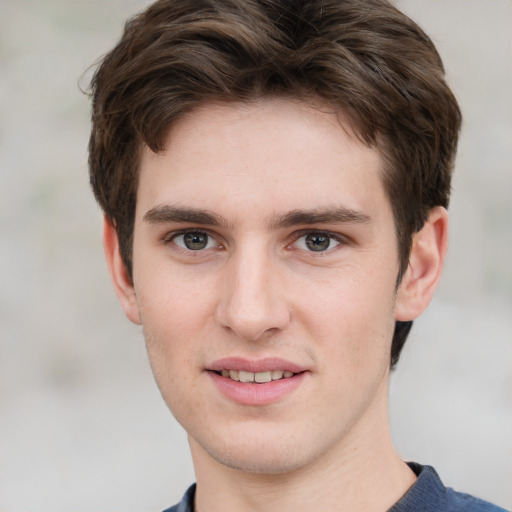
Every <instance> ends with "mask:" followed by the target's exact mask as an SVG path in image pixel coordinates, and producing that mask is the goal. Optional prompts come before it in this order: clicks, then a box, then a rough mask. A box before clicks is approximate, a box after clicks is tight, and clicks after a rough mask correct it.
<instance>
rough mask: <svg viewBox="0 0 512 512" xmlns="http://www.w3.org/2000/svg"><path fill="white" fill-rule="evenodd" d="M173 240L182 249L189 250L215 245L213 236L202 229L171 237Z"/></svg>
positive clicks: (199, 249) (208, 247) (198, 249)
mask: <svg viewBox="0 0 512 512" xmlns="http://www.w3.org/2000/svg"><path fill="white" fill-rule="evenodd" d="M173 242H174V243H175V244H176V245H177V246H178V247H181V248H183V249H188V250H189V251H201V250H203V249H210V248H211V247H214V246H215V241H214V240H213V238H211V237H210V235H208V233H204V232H202V231H190V232H188V233H183V234H181V235H176V236H174V237H173Z"/></svg>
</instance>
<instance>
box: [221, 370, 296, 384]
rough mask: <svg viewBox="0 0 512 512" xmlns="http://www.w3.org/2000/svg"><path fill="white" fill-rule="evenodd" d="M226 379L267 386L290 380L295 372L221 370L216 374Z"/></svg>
mask: <svg viewBox="0 0 512 512" xmlns="http://www.w3.org/2000/svg"><path fill="white" fill-rule="evenodd" d="M215 373H216V374H217V375H221V376H222V377H224V378H226V379H230V380H233V381H236V382H242V383H255V384H266V383H268V382H272V381H276V380H282V379H290V378H291V377H293V376H294V375H297V374H296V373H294V372H291V371H289V370H268V371H263V372H248V371H245V370H221V371H216V372H215Z"/></svg>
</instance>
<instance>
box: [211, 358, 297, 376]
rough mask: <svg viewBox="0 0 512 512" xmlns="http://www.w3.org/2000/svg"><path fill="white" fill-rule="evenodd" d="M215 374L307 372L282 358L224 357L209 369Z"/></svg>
mask: <svg viewBox="0 0 512 512" xmlns="http://www.w3.org/2000/svg"><path fill="white" fill-rule="evenodd" d="M207 369H208V370H211V371H214V372H220V371H222V370H242V371H244V372H253V373H258V372H268V371H273V370H284V371H289V372H293V373H301V372H303V371H305V370H306V368H305V367H304V366H301V365H300V364H297V363H294V362H292V361H287V360H286V359H282V358H280V357H264V358H261V359H247V358H244V357H236V356H234V357H223V358H222V359H218V360H216V361H214V362H213V363H212V364H210V365H209V366H208V368H207Z"/></svg>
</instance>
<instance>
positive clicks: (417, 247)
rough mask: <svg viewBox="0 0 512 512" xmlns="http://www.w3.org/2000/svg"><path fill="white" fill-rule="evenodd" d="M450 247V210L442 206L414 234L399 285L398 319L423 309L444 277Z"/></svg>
mask: <svg viewBox="0 0 512 512" xmlns="http://www.w3.org/2000/svg"><path fill="white" fill-rule="evenodd" d="M447 248H448V213H447V212H446V210H445V209H444V208H443V207H441V206H439V207H436V208H433V209H432V210H430V214H429V216H428V220H427V222H425V224H424V226H423V227H422V228H421V229H420V231H418V232H417V233H415V234H414V235H413V239H412V248H411V254H410V257H409V266H408V267H407V270H406V271H405V274H404V277H403V278H402V282H401V284H400V287H399V289H398V293H397V300H396V304H395V319H396V320H399V321H402V322H406V321H408V320H414V319H415V318H417V317H418V316H420V315H421V313H423V311H424V310H425V309H426V308H427V306H428V305H429V303H430V300H431V299H432V297H433V295H434V292H435V290H436V288H437V285H438V283H439V279H440V278H441V272H442V270H443V264H444V259H445V256H446V250H447Z"/></svg>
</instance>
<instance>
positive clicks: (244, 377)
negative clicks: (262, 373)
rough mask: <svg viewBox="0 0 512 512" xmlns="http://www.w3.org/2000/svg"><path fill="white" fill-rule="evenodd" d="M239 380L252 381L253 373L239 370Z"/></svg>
mask: <svg viewBox="0 0 512 512" xmlns="http://www.w3.org/2000/svg"><path fill="white" fill-rule="evenodd" d="M239 374H240V382H254V373H252V372H244V371H243V370H240V372H239Z"/></svg>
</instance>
